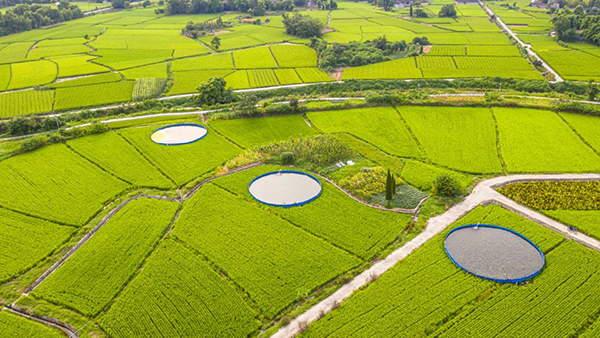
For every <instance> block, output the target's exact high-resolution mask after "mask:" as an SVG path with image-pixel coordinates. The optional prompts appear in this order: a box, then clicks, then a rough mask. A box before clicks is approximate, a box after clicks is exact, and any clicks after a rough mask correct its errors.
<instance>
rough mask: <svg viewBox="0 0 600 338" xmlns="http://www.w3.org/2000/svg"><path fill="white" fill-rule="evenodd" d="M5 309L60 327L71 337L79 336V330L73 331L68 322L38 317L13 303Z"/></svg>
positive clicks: (44, 323) (41, 322)
mask: <svg viewBox="0 0 600 338" xmlns="http://www.w3.org/2000/svg"><path fill="white" fill-rule="evenodd" d="M4 309H6V310H5V311H9V312H11V313H13V314H15V315H17V316H21V317H24V318H27V319H30V320H33V321H36V322H38V323H40V324H43V325H46V326H50V327H53V328H55V329H59V330H60V331H62V332H64V333H66V334H67V336H68V337H69V338H72V337H79V334H77V331H73V329H72V328H70V327H68V326H67V325H68V324H64V323H60V322H58V320H57V322H54V321H51V320H47V319H45V318H41V317H38V316H36V315H34V314H29V313H27V312H25V311H23V310H21V309H20V308H18V307H13V306H11V305H8V306H6V307H5V308H4ZM4 309H2V310H4Z"/></svg>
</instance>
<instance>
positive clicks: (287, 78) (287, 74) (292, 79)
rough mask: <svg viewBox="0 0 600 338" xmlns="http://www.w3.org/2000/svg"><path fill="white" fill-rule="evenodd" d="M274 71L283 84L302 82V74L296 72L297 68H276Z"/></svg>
mask: <svg viewBox="0 0 600 338" xmlns="http://www.w3.org/2000/svg"><path fill="white" fill-rule="evenodd" d="M274 72H275V76H276V77H277V81H278V82H279V84H281V85H290V84H297V83H302V79H300V76H299V75H298V73H296V70H295V69H291V68H285V69H275V70H274Z"/></svg>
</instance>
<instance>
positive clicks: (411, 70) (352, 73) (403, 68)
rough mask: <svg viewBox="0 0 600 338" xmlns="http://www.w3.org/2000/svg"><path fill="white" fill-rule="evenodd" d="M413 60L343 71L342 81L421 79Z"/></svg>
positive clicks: (394, 61)
mask: <svg viewBox="0 0 600 338" xmlns="http://www.w3.org/2000/svg"><path fill="white" fill-rule="evenodd" d="M422 77H423V74H422V73H421V70H420V69H419V68H417V65H416V61H415V58H405V59H398V60H392V61H385V62H380V63H374V64H371V65H366V66H360V67H354V68H348V69H346V70H344V74H343V75H342V79H343V80H347V79H359V80H360V79H418V78H422Z"/></svg>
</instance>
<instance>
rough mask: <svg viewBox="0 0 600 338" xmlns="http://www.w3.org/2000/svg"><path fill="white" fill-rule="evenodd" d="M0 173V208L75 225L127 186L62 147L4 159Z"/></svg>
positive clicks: (82, 222) (0, 166) (55, 146)
mask: <svg viewBox="0 0 600 338" xmlns="http://www.w3.org/2000/svg"><path fill="white" fill-rule="evenodd" d="M0 172H2V175H1V176H0V182H1V185H2V192H3V193H2V194H1V195H0V205H1V206H3V207H6V208H10V209H14V210H18V211H21V212H23V213H27V214H32V215H36V216H41V217H44V218H47V219H50V220H54V221H58V222H64V223H70V224H75V225H83V224H85V223H86V222H87V221H88V219H89V218H90V217H91V216H93V215H94V214H95V213H96V212H98V211H99V210H101V209H102V208H103V207H104V204H105V203H106V202H108V201H109V200H110V199H112V198H113V197H114V196H115V195H117V194H119V193H120V192H122V191H124V190H125V189H127V188H128V187H129V185H128V184H126V183H125V182H123V181H120V180H118V179H117V178H115V177H113V176H111V175H110V174H108V173H105V172H104V171H102V170H100V169H99V168H98V167H96V166H95V165H93V164H91V163H90V162H88V161H87V160H84V159H83V158H81V157H80V156H78V155H77V154H75V153H73V152H72V151H70V150H69V149H67V148H66V147H65V146H63V145H54V146H48V147H44V148H42V149H40V150H36V151H33V152H30V153H26V154H22V155H19V156H17V157H12V158H9V159H7V160H4V161H2V162H0Z"/></svg>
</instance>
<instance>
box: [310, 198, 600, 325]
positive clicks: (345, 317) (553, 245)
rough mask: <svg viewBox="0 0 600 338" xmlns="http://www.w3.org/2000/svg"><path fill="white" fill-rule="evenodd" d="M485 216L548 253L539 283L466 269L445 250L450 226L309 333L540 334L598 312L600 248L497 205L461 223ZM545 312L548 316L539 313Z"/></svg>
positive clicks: (583, 320) (584, 320)
mask: <svg viewBox="0 0 600 338" xmlns="http://www.w3.org/2000/svg"><path fill="white" fill-rule="evenodd" d="M477 222H484V223H489V224H498V225H501V226H505V227H508V228H510V229H513V230H515V231H518V232H520V233H522V234H524V235H525V236H527V237H528V238H529V239H530V240H532V241H533V242H534V243H536V244H537V245H538V246H539V247H540V248H541V250H542V251H544V252H546V267H545V268H544V270H543V271H542V273H541V274H540V275H539V276H537V277H535V279H534V282H533V283H532V284H529V285H526V286H515V285H505V286H497V284H496V283H494V282H490V281H484V280H482V279H480V278H477V277H475V276H472V275H470V274H468V273H466V272H463V271H460V270H459V268H458V267H456V266H455V265H454V264H453V263H452V262H451V261H450V259H448V257H447V256H446V254H445V252H444V249H443V241H444V237H445V234H446V233H447V231H446V232H444V233H442V234H440V235H438V236H437V237H435V238H434V239H433V240H431V241H430V242H428V243H426V244H425V245H424V246H423V247H422V248H420V249H418V250H417V251H416V252H415V253H413V254H412V255H410V256H409V257H408V258H406V259H405V260H404V261H402V262H401V263H399V264H398V265H397V266H396V267H394V268H393V269H392V270H391V271H389V272H388V273H386V274H385V275H384V276H382V277H381V278H380V279H378V280H377V281H375V282H374V283H373V284H371V285H370V286H369V287H367V288H366V289H364V290H362V291H359V292H358V293H355V294H354V295H353V296H352V297H351V298H350V299H349V300H347V301H346V302H344V303H343V304H341V306H340V307H339V308H338V309H336V310H334V311H333V312H331V313H330V314H328V315H326V316H325V317H324V318H322V319H320V320H319V321H317V322H316V323H314V324H313V325H311V326H310V327H309V328H308V330H307V331H305V333H304V335H305V336H310V337H322V336H330V337H347V336H354V337H367V336H373V335H375V336H379V337H388V336H396V335H403V336H421V335H436V336H448V337H456V336H463V335H477V336H481V335H485V334H486V333H489V332H498V331H499V330H502V332H505V333H506V334H509V335H510V336H523V335H526V336H530V335H533V336H537V335H544V334H547V333H548V332H576V331H577V330H578V329H579V328H581V327H583V326H584V325H586V323H587V322H588V320H589V318H590V317H591V316H593V315H594V314H595V313H597V311H598V307H599V305H598V304H600V302H599V298H600V295H598V294H595V293H594V292H591V290H593V289H594V287H595V286H594V285H595V283H597V280H598V279H600V275H598V274H597V269H598V268H599V267H600V255H598V253H597V252H595V251H593V250H590V249H587V248H585V247H583V246H581V245H579V244H577V243H575V242H572V241H563V237H562V236H561V235H559V234H556V233H554V232H552V231H551V230H548V229H545V228H543V227H541V226H539V225H536V224H534V223H532V222H530V221H527V220H525V219H523V218H520V217H519V216H516V215H514V214H511V213H509V212H507V211H505V210H503V209H501V208H500V207H497V206H491V207H486V208H482V207H479V208H478V209H476V210H474V211H472V212H471V213H469V214H468V215H467V216H465V217H464V218H463V219H461V220H460V221H458V222H457V223H456V224H455V225H454V226H458V225H463V224H469V223H477ZM454 226H453V227H454ZM557 285H560V289H557V288H556V287H557ZM558 290H560V291H558ZM565 295H567V296H565ZM399 304H402V306H399ZM549 308H552V309H553V310H552V311H548V309H549ZM538 312H541V313H544V314H545V315H544V316H541V317H540V316H535V315H532V314H534V313H538ZM567 314H568V316H569V320H568V321H567V320H564V317H563V316H564V315H567Z"/></svg>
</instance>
